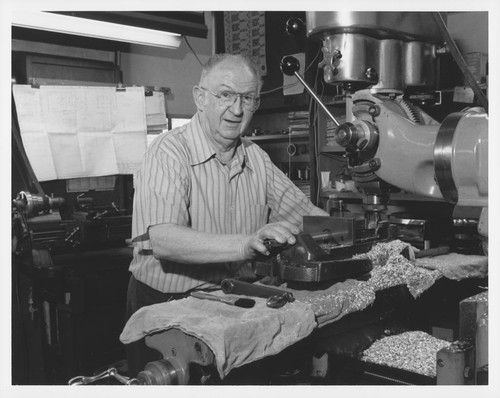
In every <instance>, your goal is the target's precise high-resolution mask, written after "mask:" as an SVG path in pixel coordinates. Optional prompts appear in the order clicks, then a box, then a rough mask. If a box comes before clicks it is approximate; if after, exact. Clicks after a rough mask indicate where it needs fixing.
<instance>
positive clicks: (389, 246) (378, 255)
mask: <svg viewBox="0 0 500 398" xmlns="http://www.w3.org/2000/svg"><path fill="white" fill-rule="evenodd" d="M407 246H409V244H408V243H406V242H403V241H401V240H399V239H395V240H393V241H390V242H381V243H377V244H375V245H374V246H373V247H372V248H371V250H370V251H369V252H368V253H363V254H358V255H356V256H353V258H354V259H356V258H367V257H368V258H369V259H370V260H371V261H372V264H373V266H374V267H382V266H384V265H385V264H386V263H387V260H389V258H390V257H392V256H396V255H399V254H401V252H402V251H403V250H404V249H405V248H406V247H407Z"/></svg>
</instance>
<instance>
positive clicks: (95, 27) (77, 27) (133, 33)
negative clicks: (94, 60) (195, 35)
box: [12, 10, 182, 48]
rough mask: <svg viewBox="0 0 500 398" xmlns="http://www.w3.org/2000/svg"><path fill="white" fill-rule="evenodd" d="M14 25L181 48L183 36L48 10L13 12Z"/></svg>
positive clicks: (146, 44)
mask: <svg viewBox="0 0 500 398" xmlns="http://www.w3.org/2000/svg"><path fill="white" fill-rule="evenodd" d="M12 25H13V26H18V27H21V28H29V29H39V30H46V31H49V32H57V33H65V34H70V35H77V36H85V37H93V38H97V39H105V40H114V41H122V42H126V43H135V44H142V45H145V46H155V47H164V48H179V46H180V44H181V40H182V37H181V35H180V34H177V33H171V32H163V31H159V30H153V29H145V28H138V27H135V26H129V25H120V24H116V23H110V22H102V21H97V20H93V19H86V18H78V17H73V16H68V15H61V14H53V13H50V12H44V11H28V10H13V12H12Z"/></svg>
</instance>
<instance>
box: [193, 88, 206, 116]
mask: <svg viewBox="0 0 500 398" xmlns="http://www.w3.org/2000/svg"><path fill="white" fill-rule="evenodd" d="M193 98H194V103H195V105H196V108H197V109H198V111H200V112H203V109H205V90H202V89H201V88H200V87H199V86H194V87H193Z"/></svg>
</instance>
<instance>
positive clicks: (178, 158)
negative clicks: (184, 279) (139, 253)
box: [132, 137, 190, 249]
mask: <svg viewBox="0 0 500 398" xmlns="http://www.w3.org/2000/svg"><path fill="white" fill-rule="evenodd" d="M183 158H185V154H184V153H183V151H182V150H180V148H179V145H176V144H175V143H174V142H172V140H168V137H166V139H163V140H161V141H160V140H158V142H154V143H153V144H152V146H151V147H150V148H149V149H148V151H147V152H146V155H145V157H144V160H143V165H142V167H141V170H140V171H139V173H138V174H137V176H136V179H135V182H134V188H135V194H134V213H135V217H134V224H133V229H132V235H133V236H132V238H135V237H137V236H140V235H142V234H144V233H146V232H147V230H148V228H149V227H150V226H153V225H158V224H164V223H174V224H178V225H184V226H188V225H189V213H188V206H189V199H188V198H189V189H190V188H189V187H190V185H189V179H188V171H187V166H186V162H185V160H184V159H183ZM148 244H149V243H148V242H147V241H144V242H143V246H147V245H148ZM142 248H144V249H148V248H149V247H142Z"/></svg>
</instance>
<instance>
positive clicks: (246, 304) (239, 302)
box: [191, 292, 255, 308]
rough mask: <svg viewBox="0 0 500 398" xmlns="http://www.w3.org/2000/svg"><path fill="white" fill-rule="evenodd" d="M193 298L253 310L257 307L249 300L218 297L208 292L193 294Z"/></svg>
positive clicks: (253, 301)
mask: <svg viewBox="0 0 500 398" xmlns="http://www.w3.org/2000/svg"><path fill="white" fill-rule="evenodd" d="M191 296H192V297H195V298H197V299H201V300H212V301H218V302H220V303H224V304H228V305H234V306H236V307H241V308H252V307H253V306H254V305H255V300H253V299H249V298H241V297H232V296H216V295H215V294H210V293H206V292H191Z"/></svg>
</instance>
